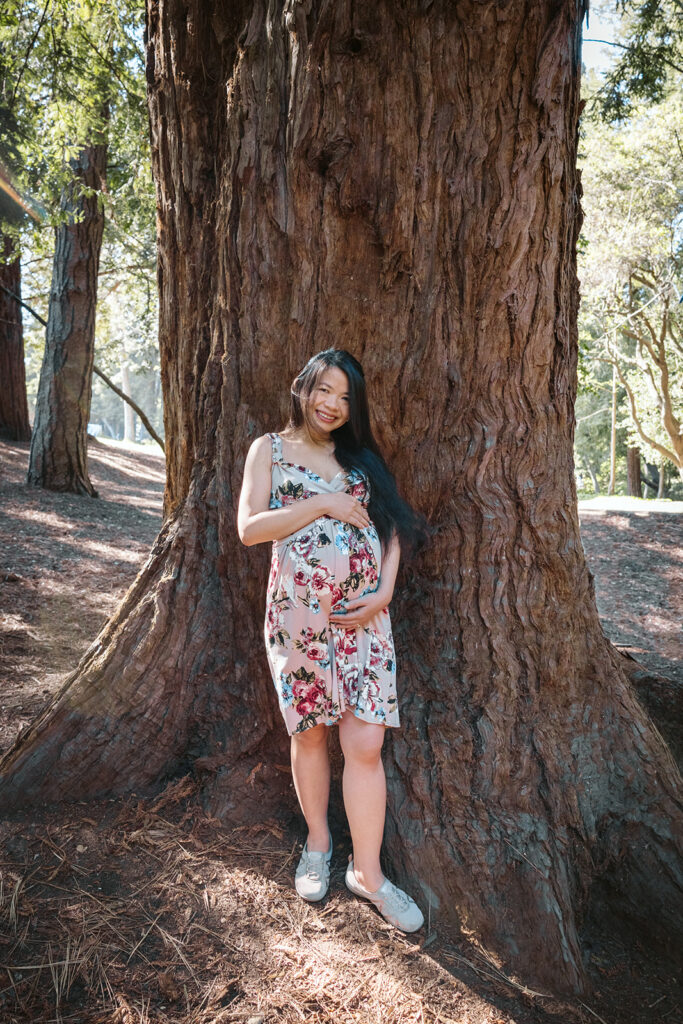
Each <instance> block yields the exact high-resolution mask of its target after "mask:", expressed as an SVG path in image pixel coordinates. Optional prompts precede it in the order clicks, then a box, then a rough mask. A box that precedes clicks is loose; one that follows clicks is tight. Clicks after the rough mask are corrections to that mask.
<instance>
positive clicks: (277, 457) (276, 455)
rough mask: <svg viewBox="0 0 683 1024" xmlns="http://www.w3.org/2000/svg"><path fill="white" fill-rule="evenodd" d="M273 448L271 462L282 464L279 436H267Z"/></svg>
mask: <svg viewBox="0 0 683 1024" xmlns="http://www.w3.org/2000/svg"><path fill="white" fill-rule="evenodd" d="M268 437H269V438H270V443H271V445H272V446H273V462H282V439H281V438H280V435H279V434H275V433H272V434H268Z"/></svg>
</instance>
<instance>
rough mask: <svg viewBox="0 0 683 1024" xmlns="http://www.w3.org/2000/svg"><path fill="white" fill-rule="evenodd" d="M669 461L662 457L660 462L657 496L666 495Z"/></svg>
mask: <svg viewBox="0 0 683 1024" xmlns="http://www.w3.org/2000/svg"><path fill="white" fill-rule="evenodd" d="M668 465H669V464H668V462H667V460H666V459H662V461H661V462H660V464H659V486H658V487H657V497H658V498H665V497H666V472H667V469H668Z"/></svg>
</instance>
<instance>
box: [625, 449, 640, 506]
mask: <svg viewBox="0 0 683 1024" xmlns="http://www.w3.org/2000/svg"><path fill="white" fill-rule="evenodd" d="M626 493H627V494H628V495H630V497H632V498H642V496H643V482H642V480H641V478H640V448H627V449H626Z"/></svg>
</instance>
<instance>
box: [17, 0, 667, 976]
mask: <svg viewBox="0 0 683 1024" xmlns="http://www.w3.org/2000/svg"><path fill="white" fill-rule="evenodd" d="M580 19H581V10H580V8H579V7H577V6H576V5H575V4H573V3H562V4H558V3H556V2H554V0H544V2H536V3H531V2H530V0H528V2H523V3H519V4H511V3H510V4H507V5H503V6H501V5H500V4H488V5H483V4H480V3H477V2H474V0H472V2H467V0H461V2H459V3H458V4H452V3H449V2H446V0H440V2H435V3H433V4H429V5H426V4H422V3H418V2H417V0H415V2H414V3H406V4H401V5H395V4H392V3H389V2H388V0H380V2H378V3H377V4H360V5H356V4H354V3H352V2H351V0H340V2H338V3H335V4H330V3H327V2H324V0H319V2H315V0H306V2H305V3H293V2H291V0H280V2H278V0H268V2H265V0H253V2H246V0H245V2H244V3H242V4H238V3H236V4H233V5H224V4H220V3H218V2H217V0H216V2H214V3H199V2H197V0H194V2H189V3H185V4H183V5H182V6H181V7H178V6H177V5H171V4H168V3H167V2H166V0H150V2H149V6H148V65H147V74H148V83H149V90H150V113H151V126H152V155H153V165H154V173H155V178H156V183H157V190H158V193H157V194H158V203H159V284H160V289H161V292H160V310H161V313H160V316H161V321H160V341H161V355H162V367H163V380H164V388H165V408H166V437H167V456H168V465H169V484H168V491H167V502H166V505H167V510H168V513H169V514H168V515H167V518H166V521H165V523H164V526H163V528H162V531H161V533H160V534H159V537H158V539H157V541H156V543H155V545H154V548H153V550H152V553H151V556H150V558H149V560H148V562H147V564H146V565H145V566H144V568H143V569H142V571H141V573H140V575H139V576H138V578H137V580H136V581H135V583H134V584H133V586H132V587H131V589H130V591H129V592H128V594H127V595H126V597H125V599H124V601H123V602H122V604H121V606H120V607H119V609H118V610H117V612H116V614H115V616H114V617H113V618H112V620H111V621H110V622H109V623H108V624H107V626H106V627H105V629H104V630H103V631H102V633H101V634H100V636H99V637H98V638H97V640H96V641H95V643H94V644H93V646H92V647H91V648H90V650H89V651H88V652H87V653H86V655H85V657H84V658H83V660H82V662H81V664H80V665H79V666H78V668H77V669H76V670H75V672H74V673H73V674H72V676H71V677H69V679H68V680H66V682H65V684H64V687H63V689H62V691H61V693H60V695H59V696H58V697H57V699H56V700H55V702H54V703H53V705H52V706H51V707H50V708H49V709H48V710H47V711H46V712H45V713H44V714H43V715H41V717H40V718H39V719H38V720H37V722H36V723H35V724H34V725H33V726H32V727H31V728H30V729H29V730H28V732H27V733H26V734H25V735H24V736H23V737H22V738H21V739H20V741H19V742H18V744H17V745H16V747H15V749H14V750H13V751H11V752H10V754H9V755H8V756H7V757H6V758H5V760H4V762H3V766H2V767H3V773H4V785H3V788H2V802H3V805H4V806H6V807H9V806H20V805H25V804H27V803H28V802H30V801H35V800H42V799H58V798H60V797H61V798H64V797H68V798H69V799H86V798H89V797H95V796H103V795H104V794H112V793H121V792H124V791H126V790H128V789H129V788H131V787H135V789H136V791H137V792H141V791H143V790H144V788H145V787H147V788H152V787H154V786H155V785H158V784H159V780H160V779H162V778H163V777H164V776H168V775H169V774H173V773H178V772H182V771H187V770H188V769H189V768H190V767H191V766H194V768H195V769H196V770H198V771H202V772H204V773H206V781H205V787H204V795H205V799H206V801H207V804H208V806H209V807H210V809H211V810H212V812H213V813H215V814H220V815H221V817H223V819H224V820H232V821H237V820H240V819H241V820H250V821H253V820H254V819H256V818H258V817H260V816H261V815H270V814H271V813H273V807H274V806H276V802H277V801H278V800H279V801H282V800H283V799H286V800H287V804H286V806H287V808H291V807H292V801H293V796H292V791H291V789H290V790H287V789H286V788H285V786H284V785H283V784H282V782H281V781H280V780H282V779H283V778H285V779H286V777H284V776H283V775H282V773H280V772H278V770H277V768H276V765H277V763H278V762H279V761H281V760H282V759H283V758H284V757H285V756H286V749H287V742H286V737H285V735H284V728H283V726H282V724H281V720H280V716H279V712H278V710H277V706H276V702H275V698H274V694H273V689H272V684H271V680H270V675H269V672H268V669H267V665H266V660H265V654H264V652H263V639H262V621H263V607H264V593H265V582H266V576H267V566H268V560H269V551H268V550H267V546H266V545H263V546H262V548H259V549H253V548H250V549H245V548H243V547H242V546H241V545H240V543H239V541H238V539H237V534H236V530H235V511H236V504H237V495H238V490H239V486H240V481H241V476H242V468H243V464H244V458H245V454H246V451H247V448H248V445H249V443H250V441H251V440H252V439H253V438H254V437H255V436H257V435H258V434H260V433H262V432H263V431H265V430H266V429H273V428H278V427H280V426H281V425H282V423H283V417H284V413H285V409H286V405H287V398H288V382H289V381H290V380H291V379H292V378H293V376H294V374H295V372H296V371H297V370H298V369H299V368H300V367H301V365H302V364H303V362H304V361H305V360H306V358H307V357H308V356H310V354H311V353H312V352H314V351H316V350H319V349H322V348H324V347H325V346H327V345H331V344H337V345H344V346H345V347H347V348H349V349H350V350H351V351H352V352H354V353H355V354H356V355H357V356H358V357H359V358H360V359H361V360H362V362H363V365H364V368H365V370H366V376H367V378H368V384H369V389H370V394H371V396H372V409H373V413H374V421H375V427H376V429H377V433H378V435H379V438H380V440H381V444H382V446H383V448H384V451H385V453H386V455H387V456H388V458H389V461H390V463H391V464H392V466H393V467H394V468H395V470H396V472H397V476H398V479H399V483H400V485H401V486H402V489H403V491H404V492H405V493H406V495H408V496H409V497H410V498H411V499H412V500H413V501H414V502H415V503H416V504H417V505H418V506H419V507H420V508H421V509H422V510H423V511H424V513H425V514H426V515H427V516H428V518H429V519H430V520H431V522H432V523H433V525H434V527H435V532H434V537H433V539H432V542H431V545H430V547H429V549H428V551H427V552H426V553H425V554H424V555H423V556H422V557H421V558H420V559H419V560H416V561H415V562H414V563H413V564H412V565H410V566H405V567H404V569H403V572H402V575H401V577H400V585H399V587H398V588H397V594H396V598H395V600H394V603H393V605H392V614H393V620H394V624H395V635H396V642H397V649H398V660H399V676H400V707H401V715H402V728H401V729H400V730H399V731H394V730H389V733H388V735H387V741H386V749H385V762H386V768H387V775H388V782H389V810H388V820H387V829H386V840H387V842H386V847H385V848H386V851H387V859H388V861H389V862H390V865H391V869H392V871H393V872H395V873H396V875H397V876H398V879H399V880H404V881H405V880H408V881H409V883H410V888H411V890H412V891H413V893H414V895H415V896H416V897H417V898H418V899H419V900H420V902H421V903H422V904H423V906H426V904H429V905H430V915H431V924H432V927H436V928H438V929H439V930H440V931H442V932H444V933H446V934H448V932H449V930H453V929H456V928H457V927H458V926H462V927H464V928H466V929H468V930H470V931H471V932H473V933H474V934H475V935H476V936H477V937H478V938H479V940H480V941H481V942H482V943H484V944H485V945H487V946H488V947H489V948H490V949H491V950H493V951H495V952H496V953H497V954H498V956H499V957H500V959H501V962H502V964H503V965H504V966H505V968H506V969H507V970H510V971H516V972H517V973H518V974H520V975H521V976H522V977H523V978H524V980H525V981H526V982H527V983H530V984H531V983H533V984H536V985H539V986H546V987H547V988H549V989H551V990H552V991H555V992H561V991H577V990H580V989H581V988H582V987H583V985H584V973H583V967H582V960H581V950H580V942H579V936H578V927H579V922H580V920H581V916H582V914H583V912H584V911H585V909H586V905H587V902H588V899H589V896H590V894H591V892H592V891H593V892H598V887H597V886H596V887H593V883H594V882H595V881H596V880H597V879H607V880H609V882H610V884H611V885H613V886H614V887H615V892H616V893H617V896H616V897H615V899H614V903H615V905H616V906H618V907H620V908H621V909H622V910H623V911H624V912H630V913H631V914H632V915H633V916H634V917H636V918H638V919H639V920H641V926H642V927H645V926H646V925H647V924H648V923H649V926H650V928H651V930H654V931H657V929H660V930H661V931H666V930H667V929H668V930H669V933H670V940H671V938H672V936H673V935H674V934H679V933H680V929H681V922H680V919H679V918H678V916H677V915H676V912H675V907H676V905H677V897H679V896H680V885H681V869H680V861H679V860H677V858H676V846H675V842H674V838H673V836H674V826H673V824H672V822H673V821H674V820H677V821H680V805H679V804H678V803H677V802H676V773H675V768H674V766H673V763H672V760H671V757H670V754H669V752H668V751H667V749H666V747H665V746H664V744H663V741H662V739H661V737H660V735H659V734H658V732H657V731H656V729H655V728H654V727H653V726H652V724H651V722H650V720H649V718H648V717H647V715H646V713H645V712H644V710H643V709H642V707H641V706H640V705H639V703H638V701H637V700H636V698H635V695H634V692H633V689H632V687H631V685H630V684H629V682H628V680H627V679H626V677H625V675H624V673H623V671H622V670H621V668H620V657H619V655H618V654H617V652H616V651H615V650H614V648H613V647H612V646H611V645H610V644H609V642H608V641H607V640H606V638H605V637H604V635H603V633H602V630H601V628H600V623H599V620H598V616H597V611H596V606H595V599H594V592H593V582H592V578H591V575H590V573H589V571H588V569H587V567H586V564H585V561H584V556H583V549H582V546H581V540H580V535H579V522H578V514H577V507H576V493H575V487H574V477H573V455H572V451H573V426H574V411H573V409H574V399H575V389H576V363H577V331H576V315H577V305H578V285H577V280H576V273H575V244H576V238H577V234H578V231H579V226H580V209H579V196H580V185H579V180H578V175H577V171H576V164H575V158H576V140H577V119H578V110H579V96H578V88H579V68H580V61H579V49H580ZM247 779H249V784H247ZM283 793H288V796H287V797H286V798H284V797H283ZM592 887H593V888H592ZM599 891H600V892H601V893H602V892H604V891H605V890H603V889H602V888H600V890H599Z"/></svg>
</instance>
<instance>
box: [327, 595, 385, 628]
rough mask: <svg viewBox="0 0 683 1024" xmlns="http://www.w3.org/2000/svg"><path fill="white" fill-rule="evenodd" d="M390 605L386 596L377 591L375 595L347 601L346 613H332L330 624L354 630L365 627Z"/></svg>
mask: <svg viewBox="0 0 683 1024" xmlns="http://www.w3.org/2000/svg"><path fill="white" fill-rule="evenodd" d="M388 604H389V601H388V600H387V598H386V596H385V595H383V594H380V593H379V591H375V592H374V593H373V594H364V595H363V597H355V598H354V599H353V600H352V601H346V603H345V605H344V607H345V609H346V611H345V612H332V613H331V614H330V622H331V623H333V624H334V625H336V626H345V627H346V628H347V629H353V627H354V626H364V625H365V624H366V623H367V622H369V621H370V619H374V617H375V615H377V614H378V613H379V612H381V611H383V610H384V609H385V608H386V606H387V605H388Z"/></svg>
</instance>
